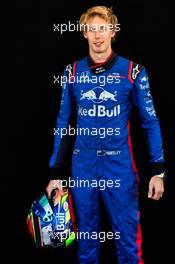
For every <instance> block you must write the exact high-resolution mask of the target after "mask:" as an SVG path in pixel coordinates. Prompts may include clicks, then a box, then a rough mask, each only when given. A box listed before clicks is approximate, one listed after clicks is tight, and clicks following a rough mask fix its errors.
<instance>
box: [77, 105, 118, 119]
mask: <svg viewBox="0 0 175 264" xmlns="http://www.w3.org/2000/svg"><path fill="white" fill-rule="evenodd" d="M119 114H120V105H116V106H114V107H113V109H106V107H105V106H104V105H94V106H93V107H92V108H90V109H86V108H84V107H82V106H81V105H79V106H78V115H81V116H90V117H95V116H98V117H105V116H107V117H113V116H114V117H115V116H118V115H119Z"/></svg>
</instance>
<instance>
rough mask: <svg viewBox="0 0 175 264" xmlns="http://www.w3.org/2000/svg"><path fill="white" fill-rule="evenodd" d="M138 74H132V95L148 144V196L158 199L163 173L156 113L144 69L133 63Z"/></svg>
mask: <svg viewBox="0 0 175 264" xmlns="http://www.w3.org/2000/svg"><path fill="white" fill-rule="evenodd" d="M135 67H136V69H138V70H139V71H138V74H137V75H136V76H134V77H135V78H134V79H132V81H133V90H132V97H133V102H134V105H136V107H137V108H138V112H139V116H140V120H141V126H142V128H143V130H144V135H145V138H146V143H147V146H148V151H149V156H150V167H151V176H152V178H151V180H150V183H149V192H148V197H149V198H152V199H155V200H158V199H159V198H161V197H162V195H163V191H164V182H163V179H162V178H160V177H159V176H160V175H162V173H164V157H163V148H162V137H161V131H160V125H159V119H158V117H157V115H156V112H155V108H154V104H153V99H152V96H151V92H150V86H149V80H148V75H147V73H146V70H145V68H144V67H142V66H140V65H139V66H138V67H137V65H135Z"/></svg>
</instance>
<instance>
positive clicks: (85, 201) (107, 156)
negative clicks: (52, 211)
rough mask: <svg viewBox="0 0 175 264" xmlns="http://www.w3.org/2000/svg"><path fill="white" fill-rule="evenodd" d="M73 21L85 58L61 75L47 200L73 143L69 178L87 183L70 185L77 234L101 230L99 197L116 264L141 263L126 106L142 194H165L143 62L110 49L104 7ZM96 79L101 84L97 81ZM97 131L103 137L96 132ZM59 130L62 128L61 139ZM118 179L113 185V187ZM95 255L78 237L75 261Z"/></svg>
mask: <svg viewBox="0 0 175 264" xmlns="http://www.w3.org/2000/svg"><path fill="white" fill-rule="evenodd" d="M79 22H80V25H81V26H82V27H81V30H82V32H83V36H84V37H85V38H86V39H87V41H88V45H89V54H88V56H87V57H85V58H83V59H82V60H80V61H76V62H74V63H72V64H70V65H68V66H67V67H66V68H65V71H64V77H65V79H66V78H67V81H66V82H64V83H63V85H62V100H61V105H60V110H59V115H58V118H57V125H56V131H57V133H55V140H54V150H53V154H52V156H51V160H50V170H51V179H50V181H49V184H48V186H47V188H46V190H47V192H48V195H50V194H51V192H52V190H53V189H55V188H58V189H60V191H63V190H62V182H63V180H64V179H65V171H66V170H67V168H66V167H67V166H68V165H67V163H66V157H67V156H68V153H69V152H70V150H71V148H72V144H73V148H72V154H71V159H72V164H71V179H72V180H75V182H76V183H77V182H78V181H83V180H84V181H86V182H87V181H88V184H84V185H81V186H80V185H78V184H76V185H75V186H74V187H73V188H71V194H72V197H73V201H74V207H75V212H76V218H77V230H78V232H84V233H86V234H92V233H93V234H94V232H95V233H97V234H98V233H99V232H100V200H102V201H103V203H104V205H105V207H106V210H107V213H108V218H109V221H110V224H111V228H112V232H113V234H115V233H117V232H119V233H120V238H119V239H115V245H116V255H117V258H118V262H119V264H131V263H132V264H143V263H144V262H143V259H142V250H141V242H142V239H141V230H140V224H139V217H140V215H139V208H138V195H137V171H136V167H135V164H134V160H133V158H132V148H131V141H130V137H129V120H130V115H131V110H132V107H133V106H136V108H137V109H138V113H139V117H140V121H141V126H142V128H143V132H144V134H145V136H146V143H147V145H148V151H149V156H150V171H151V175H150V176H151V177H150V182H149V190H148V197H149V198H151V199H154V200H159V199H160V198H161V197H162V195H163V192H164V158H163V150H162V139H161V132H160V127H159V121H158V118H157V116H156V112H155V108H154V105H153V99H152V96H151V93H150V87H149V81H148V76H147V73H146V70H145V68H144V67H143V66H142V65H140V64H138V63H136V62H133V61H130V60H128V59H125V58H123V57H121V56H119V55H118V54H116V53H115V52H114V51H113V50H112V48H111V44H112V42H113V40H114V38H115V35H116V32H117V30H118V29H117V28H118V27H117V26H116V25H118V20H117V17H116V16H115V15H114V14H113V11H112V9H111V8H107V7H105V6H95V7H92V8H90V9H88V10H87V11H86V12H85V13H84V14H82V16H81V18H80V21H79ZM80 76H81V77H82V78H81V81H80V82H79V81H78V77H80ZM102 76H103V78H105V80H106V82H105V84H104V83H101V81H100V80H101V79H102ZM76 77H77V78H76ZM100 77H101V79H100ZM95 78H96V79H95ZM94 80H96V81H94ZM72 120H75V121H76V128H78V129H79V130H78V131H79V133H76V137H75V141H73V140H70V138H71V136H70V135H65V134H66V133H65V131H69V126H70V124H71V122H72ZM102 129H103V131H104V130H105V135H102V134H101V133H100V132H101V131H102ZM59 131H64V136H63V135H62V133H59ZM80 132H81V133H80ZM72 142H74V143H72ZM69 176H70V175H69ZM100 180H104V181H105V182H106V186H105V188H104V189H103V190H101V189H100V188H99V185H98V184H97V185H96V186H94V185H93V184H94V182H95V181H96V182H99V181H100ZM117 181H118V182H119V183H120V186H117V185H116V184H115V183H116V182H117ZM92 183H93V184H92ZM99 254H100V241H99V239H98V238H96V239H93V237H92V236H89V237H84V238H83V239H82V238H81V239H78V263H79V264H97V263H99Z"/></svg>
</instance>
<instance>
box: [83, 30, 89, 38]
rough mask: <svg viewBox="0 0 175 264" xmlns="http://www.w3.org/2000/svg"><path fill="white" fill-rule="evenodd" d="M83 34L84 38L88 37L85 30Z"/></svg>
mask: <svg viewBox="0 0 175 264" xmlns="http://www.w3.org/2000/svg"><path fill="white" fill-rule="evenodd" d="M83 36H84V38H86V39H87V38H88V37H87V32H86V31H83Z"/></svg>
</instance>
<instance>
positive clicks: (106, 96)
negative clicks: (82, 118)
mask: <svg viewBox="0 0 175 264" xmlns="http://www.w3.org/2000/svg"><path fill="white" fill-rule="evenodd" d="M116 97H117V91H115V92H114V93H110V92H108V91H106V90H104V89H103V88H101V87H95V88H93V89H91V90H89V91H87V92H83V90H81V97H80V100H84V99H87V100H91V101H92V102H94V103H96V104H99V103H102V102H103V101H108V100H111V101H115V102H117V98H116Z"/></svg>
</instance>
